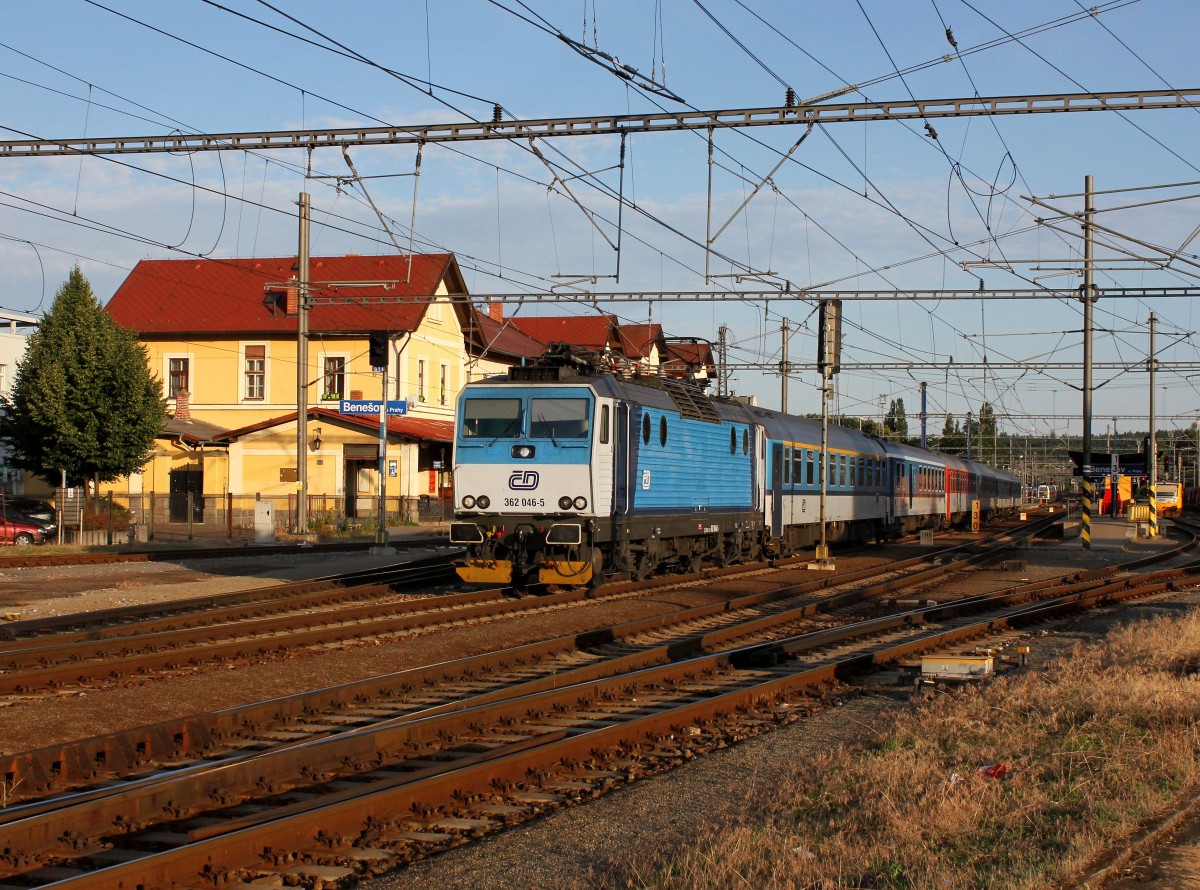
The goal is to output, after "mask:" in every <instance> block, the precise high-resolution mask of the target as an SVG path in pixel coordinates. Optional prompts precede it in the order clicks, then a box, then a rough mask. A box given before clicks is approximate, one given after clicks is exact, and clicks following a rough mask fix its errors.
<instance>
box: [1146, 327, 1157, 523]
mask: <svg viewBox="0 0 1200 890" xmlns="http://www.w3.org/2000/svg"><path fill="white" fill-rule="evenodd" d="M1157 323H1158V319H1157V318H1155V317H1154V313H1153V312H1151V313H1150V357H1149V360H1148V362H1147V364H1148V365H1149V366H1150V368H1149V370H1150V453H1149V454H1148V455H1146V462H1147V463H1148V464H1150V466H1148V467H1146V475H1147V476H1149V477H1150V537H1152V538H1153V537H1156V536H1157V535H1158V492H1157V489H1156V486H1157V484H1158V438H1157V436H1156V435H1155V430H1154V428H1155V426H1156V425H1157V419H1156V418H1155V416H1154V328H1155V326H1156V324H1157Z"/></svg>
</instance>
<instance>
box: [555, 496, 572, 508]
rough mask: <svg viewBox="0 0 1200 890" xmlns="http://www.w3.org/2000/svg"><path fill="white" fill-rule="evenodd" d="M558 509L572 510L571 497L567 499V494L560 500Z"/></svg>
mask: <svg viewBox="0 0 1200 890" xmlns="http://www.w3.org/2000/svg"><path fill="white" fill-rule="evenodd" d="M558 509H560V510H570V509H571V499H570V498H569V497H567V496H566V495H565V494H564V495H563V496H562V497H561V498H559V499H558Z"/></svg>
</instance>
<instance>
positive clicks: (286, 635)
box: [0, 558, 745, 694]
mask: <svg viewBox="0 0 1200 890" xmlns="http://www.w3.org/2000/svg"><path fill="white" fill-rule="evenodd" d="M433 559H434V560H436V558H433ZM744 570H745V569H744V567H733V568H732V569H731V571H744ZM726 571H730V570H726ZM660 583H663V582H651V587H654V586H657V585H658V584H660ZM636 587H637V585H632V584H630V585H625V587H622V585H614V586H613V587H611V588H609V591H610V593H609V595H618V594H619V593H621V592H622V590H623V589H634V588H636ZM585 598H590V594H589V593H588V592H586V591H583V590H572V591H565V592H560V593H555V594H551V595H548V596H546V597H542V598H539V599H537V600H516V601H514V600H509V599H502V598H499V597H496V596H494V595H493V596H481V595H479V594H465V595H460V596H444V597H437V598H431V600H428V601H414V602H412V603H407V604H395V603H390V604H382V605H380V604H372V605H366V606H358V607H350V608H344V609H340V610H338V611H336V612H334V611H326V612H319V613H311V614H309V613H304V614H299V615H297V614H289V615H283V616H272V617H263V618H257V619H252V620H248V621H244V622H238V623H234V624H229V625H212V626H188V627H183V628H174V629H170V630H161V631H157V632H153V631H152V632H150V633H147V634H140V635H138V634H135V635H128V636H125V635H120V634H119V633H118V634H116V635H101V636H102V637H103V638H101V639H89V640H80V641H78V642H73V643H68V644H67V645H65V646H61V647H58V646H54V645H53V643H52V642H50V643H47V644H42V645H37V644H33V645H27V646H18V647H11V646H10V647H3V646H0V664H3V665H4V669H3V670H2V671H0V694H5V693H7V694H28V693H31V692H33V691H36V690H41V689H50V688H62V687H63V686H66V685H77V684H80V683H87V682H89V681H96V680H112V679H119V678H121V677H124V676H130V675H136V674H141V673H145V672H148V671H153V670H163V669H175V668H178V667H181V666H194V665H196V664H200V663H203V662H205V661H213V660H217V659H231V658H253V657H259V656H261V655H262V654H265V653H267V652H278V651H283V650H285V649H289V648H297V647H301V646H312V645H321V644H325V643H331V642H344V641H347V640H350V639H359V638H362V637H366V636H375V635H380V634H386V633H396V632H400V631H407V630H412V629H416V628H420V627H427V626H431V625H436V624H443V623H445V622H446V620H447V619H449V620H451V621H456V620H478V619H481V618H496V617H501V616H508V615H512V614H516V613H520V612H527V611H536V610H540V609H546V608H551V607H554V606H556V605H559V604H562V603H575V602H579V601H580V600H582V599H585ZM201 599H204V598H201ZM297 628H302V629H301V630H297ZM110 636H111V638H109V637H110ZM231 637H233V639H231Z"/></svg>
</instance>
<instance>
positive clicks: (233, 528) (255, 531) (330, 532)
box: [63, 492, 454, 544]
mask: <svg viewBox="0 0 1200 890" xmlns="http://www.w3.org/2000/svg"><path fill="white" fill-rule="evenodd" d="M298 500H299V498H298V496H297V495H295V494H289V495H281V496H277V497H271V496H264V495H259V494H225V495H199V494H195V493H191V492H186V493H172V494H159V493H154V492H150V493H145V494H127V495H121V494H114V495H113V496H112V498H111V507H110V506H109V501H110V499H109V498H108V497H105V499H104V501H103V502H102V503H101V505H100V508H99V510H98V511H97V510H96V509H94V508H92V509H88V510H86V511H84V513H83V515H81V514H80V513H78V512H76V513H75V515H73V516H70V517H68V518H67V521H65V522H64V523H63V539H64V542H66V543H71V544H75V543H78V544H124V543H127V542H133V541H152V540H181V539H192V538H197V537H209V538H226V539H230V540H239V539H247V540H253V539H255V538H256V537H261V536H262V534H263V532H264V529H262V528H261V527H260V521H261V517H262V516H263V515H264V513H265V514H269V522H270V530H269V534H284V533H289V532H293V531H294V530H295V529H296V528H297V523H296V519H297V512H296V508H297V505H298ZM306 501H307V504H306V506H307V519H308V523H307V525H308V531H309V532H310V533H311V534H315V535H318V536H327V537H344V536H352V535H363V534H368V535H369V534H372V533H374V532H375V531H376V530H377V529H378V528H379V497H378V496H370V497H358V498H353V499H351V501H350V502H348V501H347V499H346V498H345V497H344V496H342V495H324V494H310V495H308V497H307V499H306ZM263 505H267V506H268V509H267V510H266V511H264V510H263ZM385 507H386V511H387V525H388V527H390V528H394V527H397V526H402V525H413V524H416V523H425V522H440V521H443V520H449V519H450V518H451V517H452V516H453V512H454V504H453V499H452V498H450V497H445V498H438V497H429V496H420V497H402V496H400V495H393V496H390V497H388V498H387V499H386V503H385Z"/></svg>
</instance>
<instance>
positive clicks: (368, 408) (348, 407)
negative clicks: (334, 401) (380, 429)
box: [338, 399, 408, 417]
mask: <svg viewBox="0 0 1200 890" xmlns="http://www.w3.org/2000/svg"><path fill="white" fill-rule="evenodd" d="M338 411H340V412H341V413H342V414H374V415H375V416H377V417H378V416H379V399H342V401H341V405H340V407H339V408H338ZM387 413H388V414H407V413H408V402H395V401H392V400H391V399H389V400H388V403H387Z"/></svg>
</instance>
